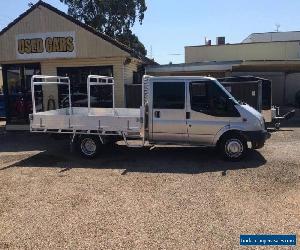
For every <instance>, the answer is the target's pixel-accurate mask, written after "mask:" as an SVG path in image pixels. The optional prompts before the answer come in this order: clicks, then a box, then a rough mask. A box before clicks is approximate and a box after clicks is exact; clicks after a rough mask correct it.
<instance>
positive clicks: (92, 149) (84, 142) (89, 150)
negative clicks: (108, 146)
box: [77, 136, 100, 159]
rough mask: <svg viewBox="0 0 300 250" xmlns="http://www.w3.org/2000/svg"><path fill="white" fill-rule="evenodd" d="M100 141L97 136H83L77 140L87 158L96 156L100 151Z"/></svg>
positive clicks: (82, 153)
mask: <svg viewBox="0 0 300 250" xmlns="http://www.w3.org/2000/svg"><path fill="white" fill-rule="evenodd" d="M99 147H100V141H99V138H97V137H96V136H81V137H80V138H79V140H78V142H77V148H78V150H79V152H80V154H81V155H82V156H83V157H84V158H87V159H92V158H95V157H96V156H97V154H98V152H99Z"/></svg>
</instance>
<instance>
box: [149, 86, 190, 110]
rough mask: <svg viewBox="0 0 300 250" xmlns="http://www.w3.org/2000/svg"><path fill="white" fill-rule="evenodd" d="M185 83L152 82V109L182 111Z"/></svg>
mask: <svg viewBox="0 0 300 250" xmlns="http://www.w3.org/2000/svg"><path fill="white" fill-rule="evenodd" d="M184 107H185V83H184V82H154V83H153V108H154V109H184Z"/></svg>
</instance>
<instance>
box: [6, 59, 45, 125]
mask: <svg viewBox="0 0 300 250" xmlns="http://www.w3.org/2000/svg"><path fill="white" fill-rule="evenodd" d="M2 71H3V80H4V86H5V89H6V91H5V94H6V104H7V105H6V109H7V111H6V112H7V121H8V123H10V124H27V123H29V114H30V113H32V100H31V77H32V75H38V74H40V73H41V72H40V65H39V64H19V65H4V66H3V68H2ZM37 91H38V90H37ZM36 102H37V106H38V107H39V106H40V108H41V109H42V103H43V96H42V94H41V91H40V93H38V94H37V95H36Z"/></svg>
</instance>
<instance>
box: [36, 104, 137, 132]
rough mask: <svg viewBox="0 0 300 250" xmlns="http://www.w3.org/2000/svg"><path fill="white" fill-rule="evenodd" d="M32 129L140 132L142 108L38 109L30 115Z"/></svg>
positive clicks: (42, 130)
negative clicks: (40, 110)
mask: <svg viewBox="0 0 300 250" xmlns="http://www.w3.org/2000/svg"><path fill="white" fill-rule="evenodd" d="M30 122H31V125H30V129H31V132H45V133H46V132H47V133H88V134H90V133H91V134H93V133H95V134H103V135H122V133H124V134H126V136H130V135H139V134H140V129H141V128H140V109H128V108H114V109H113V108H90V109H89V110H88V108H85V107H72V109H71V114H70V109H69V108H62V109H56V110H50V111H44V112H37V113H35V114H33V115H31V117H30Z"/></svg>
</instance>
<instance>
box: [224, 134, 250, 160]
mask: <svg viewBox="0 0 300 250" xmlns="http://www.w3.org/2000/svg"><path fill="white" fill-rule="evenodd" d="M219 147H220V150H221V153H222V155H223V157H224V158H225V159H226V160H230V161H239V160H241V159H242V158H244V157H245V156H246V154H247V151H248V146H247V141H246V140H245V139H244V138H243V137H242V136H241V135H239V134H229V135H227V136H225V137H224V138H222V139H221V143H220V145H219Z"/></svg>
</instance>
